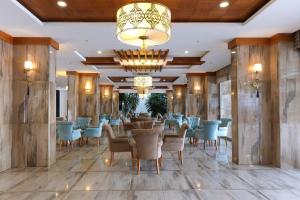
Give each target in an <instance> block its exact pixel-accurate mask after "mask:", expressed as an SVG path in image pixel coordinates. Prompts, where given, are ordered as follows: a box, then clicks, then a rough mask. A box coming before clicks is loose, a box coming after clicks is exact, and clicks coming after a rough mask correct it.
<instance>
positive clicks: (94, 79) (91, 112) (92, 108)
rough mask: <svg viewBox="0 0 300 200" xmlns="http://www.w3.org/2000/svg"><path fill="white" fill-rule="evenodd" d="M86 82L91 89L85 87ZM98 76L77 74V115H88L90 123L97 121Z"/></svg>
mask: <svg viewBox="0 0 300 200" xmlns="http://www.w3.org/2000/svg"><path fill="white" fill-rule="evenodd" d="M86 83H89V84H90V85H91V87H92V88H91V90H90V91H88V90H86V89H85V85H86ZM98 83H99V76H98V75H97V74H79V88H78V96H79V104H78V106H79V107H78V116H88V117H91V118H92V122H91V124H92V125H94V126H97V125H98V121H99V113H100V112H99V101H100V97H99V87H98Z"/></svg>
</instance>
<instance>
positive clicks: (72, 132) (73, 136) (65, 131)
mask: <svg viewBox="0 0 300 200" xmlns="http://www.w3.org/2000/svg"><path fill="white" fill-rule="evenodd" d="M56 129H57V135H58V139H59V140H60V149H61V146H62V142H63V141H64V142H67V148H68V147H69V144H71V148H73V142H74V141H75V140H78V139H80V138H81V133H80V131H81V130H80V129H73V122H57V125H56ZM68 150H69V148H68Z"/></svg>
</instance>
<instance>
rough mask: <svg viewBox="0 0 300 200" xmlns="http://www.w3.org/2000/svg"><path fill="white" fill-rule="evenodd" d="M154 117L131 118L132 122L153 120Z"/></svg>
mask: <svg viewBox="0 0 300 200" xmlns="http://www.w3.org/2000/svg"><path fill="white" fill-rule="evenodd" d="M152 120H153V119H151V118H148V117H132V118H130V121H131V122H145V121H152Z"/></svg>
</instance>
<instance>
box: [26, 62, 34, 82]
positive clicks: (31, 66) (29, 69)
mask: <svg viewBox="0 0 300 200" xmlns="http://www.w3.org/2000/svg"><path fill="white" fill-rule="evenodd" d="M31 70H33V64H32V62H31V61H30V60H26V61H25V62H24V71H25V74H26V81H28V73H29V72H30V71H31Z"/></svg>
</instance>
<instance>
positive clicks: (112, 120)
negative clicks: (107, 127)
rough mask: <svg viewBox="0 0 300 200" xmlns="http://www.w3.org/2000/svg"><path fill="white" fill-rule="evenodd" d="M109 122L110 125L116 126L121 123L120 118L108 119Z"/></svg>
mask: <svg viewBox="0 0 300 200" xmlns="http://www.w3.org/2000/svg"><path fill="white" fill-rule="evenodd" d="M110 124H111V125H112V126H118V125H120V124H121V120H120V119H111V120H110Z"/></svg>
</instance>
